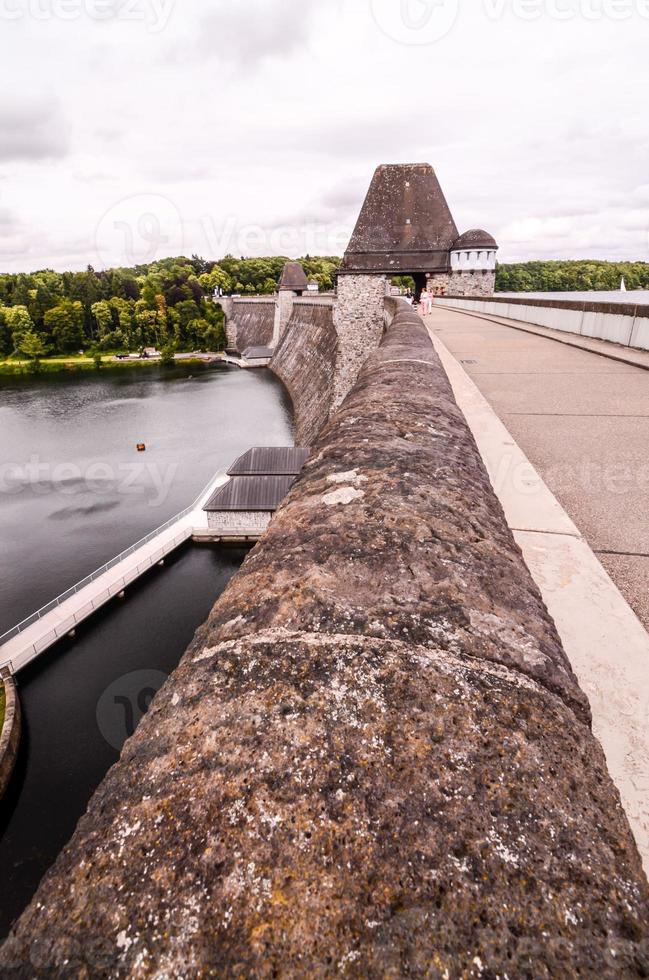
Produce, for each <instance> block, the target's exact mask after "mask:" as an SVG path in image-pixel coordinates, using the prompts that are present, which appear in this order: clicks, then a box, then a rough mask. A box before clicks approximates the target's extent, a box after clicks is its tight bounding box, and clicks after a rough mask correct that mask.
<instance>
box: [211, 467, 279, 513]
mask: <svg viewBox="0 0 649 980" xmlns="http://www.w3.org/2000/svg"><path fill="white" fill-rule="evenodd" d="M294 483H295V477H294V476H235V477H233V478H232V479H231V480H230V482H229V483H226V484H225V486H224V487H220V488H219V489H218V490H217V491H216V493H214V494H213V496H212V497H211V498H210V500H209V501H208V502H207V504H206V505H205V507H204V508H203V510H206V511H208V512H221V511H237V512H241V511H249V512H253V513H255V512H259V511H263V512H268V511H275V510H277V508H278V507H279V505H280V504H281V502H282V501H283V499H284V497H285V496H286V494H287V493H288V492H289V490H290V489H291V487H292V486H293V484H294Z"/></svg>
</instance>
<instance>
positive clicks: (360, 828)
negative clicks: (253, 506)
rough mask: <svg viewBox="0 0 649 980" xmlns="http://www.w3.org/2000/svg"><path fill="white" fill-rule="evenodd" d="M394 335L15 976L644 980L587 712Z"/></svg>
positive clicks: (139, 738) (229, 600)
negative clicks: (596, 979)
mask: <svg viewBox="0 0 649 980" xmlns="http://www.w3.org/2000/svg"><path fill="white" fill-rule="evenodd" d="M392 311H393V313H394V314H395V315H394V319H393V321H392V323H391V325H390V326H389V328H388V330H387V333H386V335H385V337H384V339H383V342H382V344H381V347H380V349H379V350H378V351H375V352H374V353H372V354H371V355H370V357H369V358H368V360H367V361H366V363H365V365H364V366H363V368H362V370H361V373H360V377H359V379H358V381H357V383H356V384H355V385H354V387H353V388H352V390H351V392H350V393H349V395H348V396H347V398H346V399H345V401H344V403H343V404H342V406H341V408H340V409H339V410H338V411H337V412H336V413H335V414H334V415H333V416H332V417H331V418H330V419H329V421H328V422H326V423H325V425H324V427H323V429H322V430H321V432H320V435H319V437H318V439H317V441H316V442H315V444H314V446H313V452H312V455H311V457H310V459H309V461H308V462H307V464H306V467H305V470H304V472H303V474H302V476H301V477H300V478H299V480H298V481H297V483H296V484H295V486H294V487H293V489H292V490H291V492H290V494H289V496H288V498H287V500H286V501H285V503H284V505H283V506H282V507H281V508H280V510H279V511H278V513H277V515H276V517H275V519H274V520H273V521H272V523H271V525H270V528H269V530H268V531H267V533H266V534H265V535H264V537H263V538H262V540H261V542H260V543H259V544H258V545H257V547H256V548H255V549H254V550H253V551H252V552H251V554H250V556H249V557H248V559H247V561H246V562H245V563H244V565H243V568H242V569H241V571H240V572H239V574H238V575H237V576H235V578H234V579H233V580H232V582H231V583H230V585H229V587H228V588H227V590H226V592H225V593H224V594H223V596H222V597H221V599H220V600H219V602H218V603H217V604H216V606H215V607H214V609H213V611H212V613H211V615H210V618H209V620H208V622H207V623H206V624H205V626H203V627H202V628H201V629H200V630H199V632H198V633H197V635H196V637H195V639H194V641H193V643H192V645H191V646H190V648H189V650H188V652H187V654H186V655H185V657H184V658H183V661H182V662H181V664H180V666H179V668H178V669H177V670H176V672H175V673H174V674H173V675H172V677H171V678H170V680H169V681H168V683H167V684H166V685H165V687H164V688H163V689H162V690H161V691H160V692H159V694H158V696H157V697H156V699H155V701H154V702H153V705H152V707H151V709H150V711H149V713H148V714H147V715H146V717H145V718H144V719H143V721H142V723H141V725H140V727H139V728H138V730H137V732H136V734H135V735H134V736H133V738H132V739H130V740H129V742H127V744H126V746H125V747H124V750H123V753H122V757H121V759H120V761H119V762H118V763H117V765H116V766H115V767H114V768H113V769H112V770H111V771H110V773H109V774H108V776H107V777H106V779H105V780H104V782H103V783H102V784H101V786H100V787H99V789H98V791H97V793H96V794H95V796H94V798H93V799H92V801H91V803H90V806H89V810H88V813H87V815H86V816H85V817H84V818H83V819H82V821H81V822H80V824H79V827H78V829H77V831H76V833H75V835H74V837H73V839H72V841H71V842H70V844H69V846H68V847H67V848H66V849H65V851H64V852H63V853H62V855H61V856H60V858H59V859H58V861H57V863H56V864H55V866H54V868H53V869H52V871H51V872H50V873H49V874H48V876H47V877H46V879H45V880H44V882H43V883H42V885H41V887H40V889H39V891H38V892H37V894H36V896H35V898H34V900H33V902H32V904H31V905H30V907H29V908H28V910H27V911H26V912H25V914H24V915H23V916H22V918H21V919H20V920H19V922H18V924H17V926H16V928H15V930H14V932H13V933H12V935H11V937H10V938H9V939H8V940H7V942H6V943H5V945H4V947H3V948H2V951H0V973H1V974H2V975H3V976H11V975H16V976H30V977H31V976H43V977H45V976H98V975H100V976H141V977H153V976H187V977H193V976H202V975H205V976H214V975H218V976H244V975H245V976H263V977H266V976H268V977H271V976H290V977H314V976H317V977H328V976H332V977H333V976H339V975H341V974H344V975H349V976H354V977H386V976H389V977H399V976H420V977H423V976H439V977H443V976H446V975H448V976H451V977H454V976H460V975H462V976H474V975H475V976H479V975H480V974H482V973H483V972H485V971H486V973H485V975H487V974H488V975H489V976H504V975H508V976H510V977H514V976H535V977H536V976H539V977H540V976H577V975H582V976H602V977H618V976H639V975H646V972H647V970H649V958H648V957H649V926H648V922H649V890H648V886H647V882H646V879H645V878H644V875H643V872H642V869H641V865H640V859H639V856H638V853H637V849H636V847H635V844H634V841H633V839H632V836H631V832H630V829H629V826H628V823H627V820H626V817H625V815H624V813H623V811H622V808H621V805H620V801H619V797H618V794H617V791H616V790H615V788H614V786H613V784H612V782H611V779H610V777H609V775H608V773H607V771H606V766H605V762H604V756H603V753H602V750H601V747H600V746H599V743H598V742H597V741H596V740H595V739H594V737H593V735H592V733H591V729H590V713H589V707H588V703H587V701H586V698H585V696H584V695H583V693H582V692H581V690H580V689H579V686H578V684H577V681H576V679H575V677H574V675H573V673H572V670H571V668H570V665H569V663H568V660H567V658H566V656H565V653H564V652H563V649H562V647H561V644H560V641H559V638H558V635H557V632H556V629H555V627H554V624H553V622H552V620H551V619H550V617H549V615H548V613H547V611H546V609H545V607H544V605H543V603H542V600H541V597H540V594H539V592H538V590H537V588H536V586H535V585H534V583H533V582H532V579H531V577H530V575H529V572H528V570H527V568H526V566H525V564H524V562H523V559H522V556H521V553H520V551H519V549H518V547H517V546H516V544H515V542H514V540H513V537H512V534H511V532H510V531H509V529H508V527H507V524H506V521H505V517H504V514H503V512H502V509H501V507H500V504H499V503H498V501H497V499H496V497H495V495H494V492H493V490H492V487H491V484H490V482H489V479H488V476H487V473H486V470H485V467H484V464H483V462H482V459H481V457H480V455H479V453H478V450H477V447H476V445H475V442H474V440H473V437H472V435H471V433H470V431H469V429H468V427H467V424H466V421H465V419H464V416H463V415H462V413H461V412H460V410H459V409H458V407H457V405H456V403H455V401H454V398H453V395H452V392H451V388H450V385H449V382H448V379H447V377H446V375H445V373H444V370H443V368H442V366H441V364H440V362H439V359H438V358H437V355H436V354H435V352H434V350H433V347H432V344H431V341H430V338H429V336H428V334H427V332H426V329H425V327H424V325H423V323H422V321H421V320H420V319H419V317H417V316H416V314H414V312H413V311H412V310H410V309H405V310H404V309H403V308H402V306H401V304H392ZM313 315H314V318H315V319H317V316H316V315H315V314H313Z"/></svg>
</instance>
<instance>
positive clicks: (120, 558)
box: [0, 476, 221, 646]
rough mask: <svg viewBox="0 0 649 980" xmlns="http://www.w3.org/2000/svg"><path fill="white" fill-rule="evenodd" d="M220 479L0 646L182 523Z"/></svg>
mask: <svg viewBox="0 0 649 980" xmlns="http://www.w3.org/2000/svg"><path fill="white" fill-rule="evenodd" d="M220 478H221V477H216V476H215V477H214V478H213V479H212V480H211V481H210V482H209V483H208V484H207V486H206V487H205V488H204V490H203V491H202V492H201V493H200V494H199V496H198V497H197V498H196V500H195V501H194V503H193V504H191V505H190V506H189V507H186V508H185V510H182V511H181V512H180V513H179V514H176V515H175V517H170V518H169V520H168V521H165V523H164V524H162V525H161V526H160V527H158V528H156V530H155V531H151V533H150V534H147V535H146V537H144V538H142V539H141V540H140V541H137V542H136V543H135V544H134V545H131V547H130V548H127V549H126V551H122V552H121V553H120V554H119V555H117V556H116V557H115V558H111V560H110V561H109V562H106V564H105V565H102V566H101V568H98V569H97V570H96V571H94V572H93V573H92V574H91V575H87V576H86V577H85V578H83V579H81V581H80V582H77V583H76V585H73V586H72V588H70V589H67V590H66V591H65V592H62V593H61V595H59V596H57V597H56V599H52V601H51V602H48V603H47V605H46V606H42V607H41V608H40V609H37V610H36V612H34V613H32V614H31V616H28V617H27V619H23V620H22V622H20V623H17V625H16V626H12V627H11V629H9V630H7V632H6V633H3V634H2V635H0V646H2V645H3V644H5V643H7V641H8V640H11V639H13V637H14V636H19V635H20V634H21V633H24V631H25V630H26V629H28V628H29V627H30V626H33V625H34V623H37V622H38V621H39V619H42V618H43V616H46V615H47V614H48V613H49V612H52V610H53V609H56V608H57V607H58V606H60V605H62V604H63V603H64V602H65V601H66V600H67V599H71V598H72V596H73V595H77V593H79V592H81V590H82V589H85V588H86V586H88V585H90V584H91V583H92V582H94V581H96V579H98V578H99V577H100V576H101V575H105V574H106V572H109V571H110V570H111V568H115V566H116V565H119V564H120V562H122V561H124V560H125V559H126V558H128V557H129V556H130V555H133V554H135V552H136V551H139V549H140V548H143V547H144V546H145V545H147V544H149V542H150V541H153V540H154V538H157V537H158V535H160V534H163V533H164V531H168V530H169V528H170V527H173V525H174V524H177V523H178V522H179V521H182V520H183V518H185V517H188V516H189V515H190V514H191V513H192V512H193V511H195V510H197V509H198V508H199V507H200V506H201V504H202V503H203V501H204V500H205V498H206V497H207V495H208V494H209V493H210V491H211V490H212V487H214V485H215V484H216V483H217V481H218V480H219V479H220Z"/></svg>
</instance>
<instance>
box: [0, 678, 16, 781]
mask: <svg viewBox="0 0 649 980" xmlns="http://www.w3.org/2000/svg"><path fill="white" fill-rule="evenodd" d="M2 681H3V683H4V688H5V718H4V724H3V726H2V733H1V734H0V799H2V797H3V796H4V794H5V790H6V789H7V786H8V785H9V780H10V779H11V774H12V772H13V768H14V765H15V763H16V757H17V755H18V746H19V744H20V731H21V715H20V701H19V700H18V692H17V690H16V685H15V682H14V679H13V677H11V676H6V677H3V678H2Z"/></svg>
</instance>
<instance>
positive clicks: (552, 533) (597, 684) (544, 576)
mask: <svg viewBox="0 0 649 980" xmlns="http://www.w3.org/2000/svg"><path fill="white" fill-rule="evenodd" d="M471 315H474V314H471ZM428 330H429V333H430V335H431V338H432V341H433V344H434V346H435V349H436V351H437V353H438V354H439V356H440V359H441V361H442V364H443V365H444V369H445V371H446V373H447V375H448V378H449V380H450V382H451V385H452V387H453V392H454V394H455V398H456V401H457V403H458V405H459V407H460V409H461V410H462V412H463V413H464V415H465V417H466V420H467V422H468V424H469V427H470V429H471V431H472V432H473V435H474V438H475V440H476V442H477V444H478V449H479V450H480V454H481V456H482V458H483V460H484V462H485V465H486V467H487V471H488V473H489V477H490V479H491V482H492V485H493V487H494V490H495V492H496V494H497V496H498V498H499V500H500V502H501V504H502V506H503V509H504V511H505V515H506V517H507V523H508V524H509V526H510V528H511V529H512V531H513V533H514V537H515V538H516V541H517V543H518V545H519V547H520V548H521V550H522V552H523V557H524V559H525V563H526V565H527V567H528V568H529V570H530V572H531V574H532V578H533V579H534V581H535V582H536V584H537V585H538V587H539V589H540V591H541V594H542V596H543V599H544V601H545V603H546V605H547V607H548V610H549V612H550V615H551V616H552V617H553V619H554V621H555V623H556V626H557V629H558V631H559V635H560V637H561V640H562V641H563V645H564V649H565V651H566V653H567V655H568V657H569V659H570V662H571V664H572V667H573V669H574V671H575V673H576V674H577V677H578V678H579V682H580V685H581V687H582V689H583V690H584V691H585V693H586V694H587V696H588V698H589V700H590V703H591V707H592V712H593V731H594V733H595V735H596V737H597V738H598V739H599V741H600V742H601V744H602V747H603V749H604V753H605V755H606V760H607V763H608V767H609V772H610V774H611V776H612V778H613V780H614V782H615V784H616V786H617V788H618V790H619V792H620V796H621V798H622V804H623V806H624V809H625V811H626V814H627V817H628V819H629V822H630V824H631V828H632V830H633V833H634V835H635V839H636V842H637V845H638V850H639V851H640V854H641V856H642V860H643V864H644V867H645V871H646V872H648V873H649V682H648V680H647V678H648V677H649V634H648V633H647V631H646V630H645V628H644V626H643V625H642V623H641V622H640V621H639V619H638V617H637V616H636V615H635V613H634V612H633V610H632V609H631V608H630V606H629V605H628V603H627V602H626V600H625V599H624V597H623V596H622V594H621V593H620V591H619V590H618V588H617V586H616V585H615V584H614V582H613V581H612V580H611V578H610V577H609V575H608V574H607V572H606V571H605V569H604V568H603V566H602V565H601V564H600V562H599V561H598V559H597V557H596V556H595V554H594V553H593V551H592V550H591V548H590V547H589V545H588V544H587V542H586V541H585V540H584V539H583V537H582V536H581V534H580V532H579V530H578V528H577V527H576V526H575V524H574V523H573V522H572V521H571V519H570V518H569V517H568V515H567V514H566V512H565V511H564V510H563V508H562V506H561V504H560V503H559V501H558V500H557V499H556V497H555V496H554V494H553V493H552V492H551V491H550V489H549V488H548V487H547V485H546V484H545V483H544V481H543V480H542V479H541V477H540V476H539V474H538V473H537V472H536V470H535V469H534V467H533V466H532V464H531V463H530V461H529V460H528V458H527V456H526V455H525V454H524V453H523V451H522V450H521V449H520V447H519V446H518V445H517V443H516V442H515V440H514V439H513V437H512V436H511V434H510V433H509V431H508V430H507V428H506V427H505V426H504V425H503V423H502V422H501V421H500V419H499V418H498V416H497V415H496V413H495V412H494V410H493V409H492V408H491V406H490V405H489V403H488V402H487V401H486V399H485V398H484V397H483V395H482V394H481V393H480V391H479V390H478V388H477V387H476V385H475V384H474V383H473V381H472V380H471V379H470V377H469V376H468V374H467V373H466V372H465V371H464V369H463V368H462V366H461V365H460V363H459V362H458V361H457V360H456V358H455V357H454V356H453V355H452V354H451V353H450V351H449V350H448V348H447V347H446V346H445V345H444V344H443V343H442V341H441V340H440V339H439V338H438V337H437V336H436V334H435V333H434V331H433V330H432V329H431V326H430V325H428Z"/></svg>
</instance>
